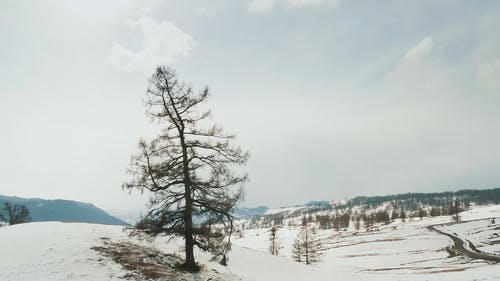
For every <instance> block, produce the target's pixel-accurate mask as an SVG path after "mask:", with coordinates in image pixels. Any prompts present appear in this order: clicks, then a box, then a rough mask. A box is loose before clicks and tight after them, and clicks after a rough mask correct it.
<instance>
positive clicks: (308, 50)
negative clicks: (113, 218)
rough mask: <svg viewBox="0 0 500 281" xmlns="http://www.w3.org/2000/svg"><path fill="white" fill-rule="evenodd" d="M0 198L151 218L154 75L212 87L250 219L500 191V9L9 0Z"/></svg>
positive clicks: (475, 4)
mask: <svg viewBox="0 0 500 281" xmlns="http://www.w3.org/2000/svg"><path fill="white" fill-rule="evenodd" d="M0 11H1V15H0V43H1V44H0V132H1V137H0V152H1V157H2V160H1V161H0V171H1V172H0V175H1V176H0V194H3V195H17V196H23V197H41V198H64V199H73V200H78V201H85V202H91V203H94V204H95V205H97V206H98V207H101V208H104V209H106V210H122V211H136V210H139V209H142V208H143V206H144V202H145V199H144V198H141V197H140V196H138V195H137V194H134V193H133V194H132V195H129V194H128V193H127V192H125V191H122V190H121V184H122V183H123V182H124V181H125V180H126V179H127V175H126V169H127V166H128V164H129V159H130V155H131V154H133V153H135V152H136V151H137V143H138V140H139V139H140V138H141V137H146V138H147V137H151V136H153V135H154V134H155V133H156V132H157V130H156V129H157V128H155V127H154V126H153V125H151V124H150V123H149V121H148V118H147V117H146V115H145V114H144V112H145V108H144V106H143V103H142V99H143V97H144V95H145V89H146V88H147V86H148V77H149V76H150V75H151V74H152V72H153V69H154V67H155V66H156V65H158V64H167V65H169V66H172V67H174V68H175V69H176V70H177V72H178V75H179V76H180V79H182V80H184V81H187V82H191V83H193V85H194V86H195V88H197V89H200V88H201V87H203V86H205V85H208V86H209V87H210V89H211V92H212V96H211V97H210V102H209V105H210V107H211V108H212V109H213V112H214V119H215V120H216V121H217V122H218V123H219V124H221V125H222V126H223V127H224V128H225V129H226V130H227V131H229V132H234V133H236V134H237V135H238V138H237V142H238V143H239V144H240V145H241V146H243V147H244V148H246V149H248V150H250V153H251V160H250V161H249V163H248V172H249V175H250V182H249V183H248V184H247V189H246V190H247V198H246V201H245V202H244V204H243V205H244V206H257V205H269V206H280V205H290V204H296V203H302V202H305V201H309V200H333V199H342V198H345V197H353V196H356V195H376V194H378V195H382V194H389V193H399V192H427V191H443V190H455V189H461V188H493V187H499V186H500V103H499V102H500V28H499V26H500V2H499V1H342V0H339V1H336V0H247V1H246V0H239V1H235V0H205V1H186V0H182V1H181V0H178V1H160V0H157V1H126V0H123V1H122V0H119V1H118V0H116V1H100V0H93V1H88V0H86V1H84V0H82V1H66V0H64V1H62V0H61V1H56V0H53V1H2V2H1V3H0Z"/></svg>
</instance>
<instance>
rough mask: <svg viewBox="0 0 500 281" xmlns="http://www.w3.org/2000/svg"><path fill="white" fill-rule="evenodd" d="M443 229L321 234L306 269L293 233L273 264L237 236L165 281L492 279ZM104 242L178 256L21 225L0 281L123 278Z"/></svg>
mask: <svg viewBox="0 0 500 281" xmlns="http://www.w3.org/2000/svg"><path fill="white" fill-rule="evenodd" d="M499 216H500V206H492V207H486V208H480V209H473V210H471V211H469V212H466V213H462V218H463V219H464V220H477V219H484V218H491V217H497V218H498V217H499ZM497 220H498V219H497ZM446 222H449V217H435V218H424V219H423V220H420V219H415V220H413V221H411V222H406V223H404V224H403V223H401V222H395V223H392V224H390V225H387V226H383V227H380V228H379V231H374V232H364V231H360V232H358V233H357V234H356V235H354V232H353V231H344V232H334V231H333V230H322V231H320V232H319V235H320V237H321V240H322V242H323V246H324V248H325V251H324V254H323V256H322V258H321V261H320V262H319V263H317V264H315V265H313V266H306V265H303V264H300V263H297V262H294V261H292V260H291V258H290V254H291V244H292V243H293V240H294V238H295V235H296V234H297V233H298V228H296V227H295V228H294V227H290V228H287V227H283V228H280V229H279V231H278V235H279V237H280V239H281V241H282V244H283V246H284V248H283V249H282V251H281V254H280V256H278V257H275V256H271V255H270V254H268V253H267V252H266V250H267V245H268V235H267V231H266V230H265V229H250V230H245V233H244V235H243V237H242V238H238V239H237V238H234V239H233V241H234V245H233V247H232V252H231V253H230V255H229V261H228V263H229V265H228V266H227V267H223V266H221V265H219V264H218V263H216V262H212V261H210V258H211V256H210V255H209V254H206V253H200V252H198V253H196V256H197V259H198V261H199V262H200V263H202V264H204V267H203V270H202V271H201V273H199V274H195V275H189V274H188V275H186V274H184V275H180V276H178V278H174V279H172V278H170V279H168V280H209V279H210V280H214V281H215V280H229V281H231V280H242V281H250V280H254V281H266V280H273V281H289V280H299V281H300V280H389V281H390V280H500V265H499V264H495V263H488V262H485V261H481V260H471V259H468V258H464V257H461V256H455V257H450V256H449V255H448V253H447V251H445V248H446V247H447V246H450V245H451V244H452V242H451V240H450V239H449V238H447V237H446V236H444V235H440V234H438V233H435V232H431V231H429V230H428V229H427V226H429V225H433V224H440V223H446ZM465 226H467V224H463V226H460V227H459V228H457V229H456V231H457V232H458V235H460V234H461V233H463V234H465V235H469V237H468V238H467V239H471V240H473V239H474V237H473V236H471V235H473V234H474V232H470V231H468V230H466V229H465ZM471 226H472V227H474V228H475V227H477V225H476V224H471ZM480 233H482V232H480ZM481 237H482V236H479V238H478V239H480V238H481ZM107 243H108V244H112V243H129V244H127V245H132V244H133V245H142V246H145V247H149V248H153V249H156V250H158V251H161V252H165V253H180V254H182V250H181V248H182V240H170V241H168V240H167V239H165V238H159V239H156V240H155V241H141V240H138V239H137V238H130V237H129V236H128V235H127V232H125V231H124V228H122V227H119V226H109V225H96V224H85V223H60V222H41V223H28V224H22V225H15V226H9V227H2V228H0V251H1V253H2V254H1V255H0V280H2V281H7V280H9V281H10V280H12V281H14V280H16V281H17V280H45V281H52V280H81V281H89V280H124V279H123V278H124V277H126V276H128V277H131V276H132V275H130V271H129V270H126V269H125V268H124V267H122V265H120V264H118V263H117V262H115V261H114V260H113V259H112V258H111V257H109V256H106V255H103V254H102V253H101V252H99V251H97V250H95V249H96V248H95V247H103V246H105V245H106V244H107ZM130 243H131V244H130ZM495 245H496V246H495ZM495 245H489V248H488V249H489V250H491V251H492V252H495V251H496V250H497V249H498V247H499V246H498V245H500V244H495ZM92 248H94V249H92ZM131 278H132V277H131ZM133 280H145V279H144V278H143V279H137V278H136V279H133ZM159 280H166V279H159Z"/></svg>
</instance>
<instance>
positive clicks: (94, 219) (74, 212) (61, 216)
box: [0, 195, 128, 225]
mask: <svg viewBox="0 0 500 281" xmlns="http://www.w3.org/2000/svg"><path fill="white" fill-rule="evenodd" d="M5 202H9V203H11V204H23V205H25V206H26V207H28V209H29V210H30V215H31V219H32V221H34V222H39V221H63V222H87V223H101V224H113V225H128V224H127V223H126V222H124V221H122V220H120V219H117V218H115V217H113V216H111V215H109V214H108V213H106V212H105V211H103V210H101V209H99V208H97V207H96V206H94V205H92V204H90V203H82V202H78V201H71V200H61V199H56V200H46V199H38V198H30V199H27V198H20V197H8V196H2V195H0V213H2V214H5V212H4V210H3V205H4V203H5Z"/></svg>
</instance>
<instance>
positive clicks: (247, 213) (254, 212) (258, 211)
mask: <svg viewBox="0 0 500 281" xmlns="http://www.w3.org/2000/svg"><path fill="white" fill-rule="evenodd" d="M268 209H269V208H268V207H266V206H259V207H255V208H245V207H243V208H238V209H236V210H235V211H234V215H235V216H236V217H251V216H260V215H263V214H264V213H265V212H266V211H267V210H268Z"/></svg>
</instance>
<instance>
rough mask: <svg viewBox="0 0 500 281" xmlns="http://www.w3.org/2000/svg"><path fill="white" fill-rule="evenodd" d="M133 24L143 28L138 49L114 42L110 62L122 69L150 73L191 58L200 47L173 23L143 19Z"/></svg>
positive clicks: (132, 23)
mask: <svg viewBox="0 0 500 281" xmlns="http://www.w3.org/2000/svg"><path fill="white" fill-rule="evenodd" d="M129 25H130V27H132V28H139V30H140V32H141V34H142V40H141V42H142V44H141V45H140V47H139V48H138V50H131V49H129V48H127V47H126V46H124V45H122V44H121V43H117V42H114V43H113V46H112V47H111V51H110V53H109V56H108V60H109V62H111V63H112V64H113V65H114V66H115V67H116V68H117V69H120V70H124V71H144V72H149V71H151V69H153V68H154V67H155V66H157V65H159V64H172V63H174V62H176V61H178V60H180V59H186V58H188V57H189V56H190V55H191V53H192V52H193V50H194V48H195V46H196V44H197V42H196V40H195V39H194V38H193V37H192V36H191V35H189V34H187V33H185V32H184V31H182V30H181V29H179V28H178V27H177V26H176V25H175V24H173V23H172V22H169V21H161V22H159V21H156V20H155V19H153V18H151V17H142V18H140V19H138V20H137V21H133V22H131V23H130V24H129Z"/></svg>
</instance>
